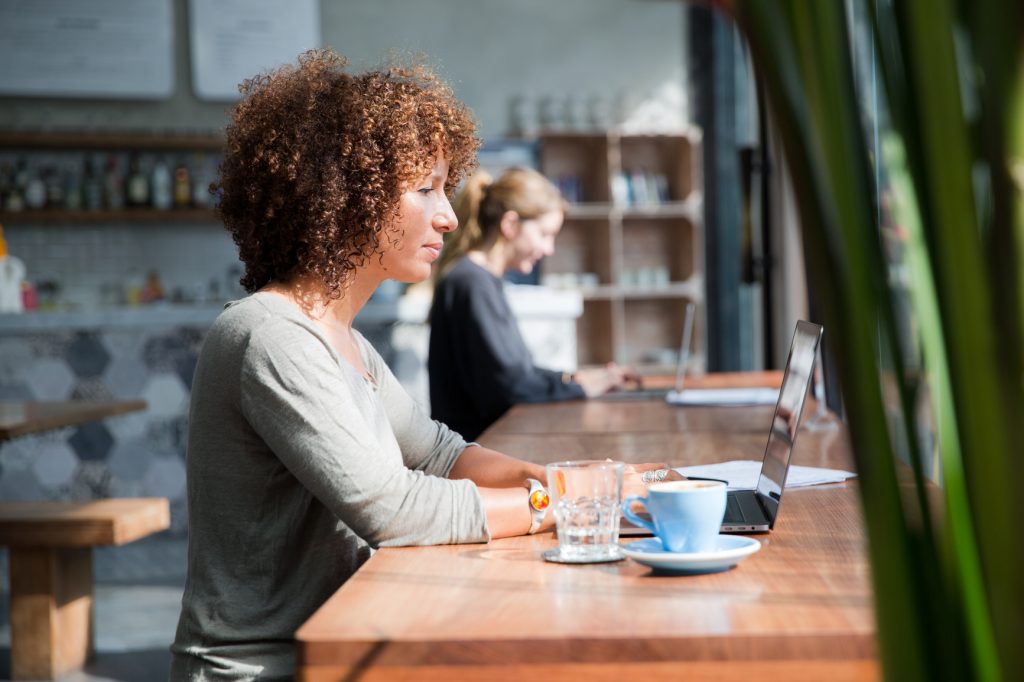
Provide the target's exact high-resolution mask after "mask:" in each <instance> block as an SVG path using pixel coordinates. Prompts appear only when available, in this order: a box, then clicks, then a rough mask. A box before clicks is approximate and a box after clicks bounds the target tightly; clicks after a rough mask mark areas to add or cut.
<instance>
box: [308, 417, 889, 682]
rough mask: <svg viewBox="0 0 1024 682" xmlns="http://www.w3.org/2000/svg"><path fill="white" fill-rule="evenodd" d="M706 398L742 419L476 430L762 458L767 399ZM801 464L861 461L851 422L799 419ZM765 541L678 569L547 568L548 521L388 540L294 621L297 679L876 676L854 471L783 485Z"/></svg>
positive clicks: (543, 448) (545, 444) (619, 454)
mask: <svg viewBox="0 0 1024 682" xmlns="http://www.w3.org/2000/svg"><path fill="white" fill-rule="evenodd" d="M570 405H573V406H575V407H576V408H577V411H578V412H584V411H590V410H593V409H595V406H597V407H596V409H597V410H598V411H599V412H604V413H605V417H606V418H608V419H611V418H618V419H620V420H622V421H623V423H626V422H628V418H627V417H625V416H623V414H622V412H621V411H623V410H625V411H626V412H627V413H629V412H630V411H631V410H632V408H633V407H634V406H635V405H636V404H635V403H612V402H608V403H596V402H588V403H583V402H579V403H565V404H560V405H559V406H558V407H559V408H564V407H567V406H570ZM646 407H647V410H648V411H649V412H650V413H652V415H653V417H651V418H660V419H663V420H670V419H669V413H675V412H678V411H680V408H676V407H671V406H668V405H665V404H664V403H661V402H659V401H652V402H651V403H648V404H647V405H646ZM551 408H552V406H551V405H538V406H526V407H523V408H516V410H517V413H518V414H517V418H518V419H520V420H523V421H525V422H530V421H531V418H536V419H537V422H540V421H544V422H546V421H547V420H548V413H549V412H550V410H551ZM684 409H685V410H689V409H693V408H684ZM709 409H717V410H728V411H729V413H730V420H731V421H732V422H733V424H734V425H736V426H738V427H739V428H737V429H735V430H718V431H679V430H677V431H670V430H665V431H653V432H643V431H640V430H629V429H627V430H624V431H621V432H618V433H606V432H590V433H578V434H565V433H558V434H556V435H551V434H549V435H546V436H545V435H542V434H536V433H532V432H531V433H527V434H524V435H516V434H512V433H508V432H507V431H506V430H505V429H502V428H495V429H492V430H491V431H490V432H488V433H487V434H485V435H484V437H483V438H481V442H482V443H483V444H484V445H487V446H490V447H497V448H500V449H503V450H504V451H506V452H508V453H510V454H514V455H519V456H526V457H531V458H533V459H536V460H537V461H551V460H552V459H564V458H567V457H568V458H578V457H583V456H586V457H588V458H590V457H605V456H610V457H615V458H617V459H621V460H624V461H632V462H637V461H651V460H652V459H656V460H662V459H663V460H665V461H668V462H669V463H670V464H673V465H684V464H694V463H704V462H712V461H721V460H728V459H737V458H742V459H751V458H755V459H758V458H760V456H761V453H762V452H763V448H764V442H765V439H766V438H767V419H768V417H765V418H764V421H763V423H762V424H761V425H760V426H757V427H756V428H755V427H754V425H753V424H754V422H761V421H762V419H761V417H762V415H761V411H762V410H761V408H709ZM566 414H567V415H568V414H570V413H566ZM616 415H618V417H616ZM576 418H577V419H578V418H579V414H577V415H576ZM715 419H717V417H715ZM537 422H533V423H535V424H536V423H537ZM666 423H667V422H666ZM496 426H497V427H500V426H502V424H501V423H500V422H499V424H498V425H496ZM655 453H662V456H661V457H657V458H655V457H652V455H653V454H655ZM794 463H795V464H805V465H817V466H830V467H843V468H849V467H850V466H851V458H850V452H849V445H848V438H847V436H846V434H845V433H844V432H843V431H842V430H841V429H838V430H832V431H820V432H813V431H806V430H805V431H802V432H801V434H800V436H799V439H798V440H797V445H796V453H795V457H794ZM755 537H757V538H758V539H759V540H760V541H761V542H762V549H761V551H759V552H758V553H756V554H754V555H752V556H751V557H749V558H748V559H746V560H744V561H743V562H742V563H741V564H739V565H738V566H737V567H736V568H734V569H732V570H729V571H727V572H724V573H717V574H710V575H701V576H671V577H666V576H660V575H655V574H653V573H652V572H651V571H650V570H649V569H647V568H645V567H643V566H641V565H639V564H636V563H634V562H632V561H629V560H626V561H623V562H619V563H614V564H596V565H586V566H565V565H559V564H550V563H545V562H544V561H543V560H542V559H541V558H540V554H541V552H542V551H543V550H545V549H547V548H549V547H552V546H554V544H555V543H556V540H555V538H554V537H553V535H552V534H551V533H545V534H541V535H538V536H533V537H519V538H509V539H504V540H497V541H493V542H491V543H489V544H487V545H457V546H443V547H411V548H395V549H382V550H380V551H378V552H377V553H376V554H375V555H374V556H373V557H372V558H371V559H370V560H369V561H368V562H367V563H366V564H365V565H364V567H363V568H362V569H360V570H359V572H358V573H357V574H356V575H355V576H354V577H353V578H352V579H351V580H349V581H348V583H346V584H345V585H344V586H343V587H342V588H341V589H340V590H338V592H337V593H335V594H334V595H333V597H332V598H331V599H330V600H328V601H327V602H326V603H325V604H324V605H323V607H322V608H321V609H320V610H319V611H317V612H316V614H314V615H313V617H312V618H310V620H309V621H307V622H306V623H305V624H304V625H303V627H302V628H301V629H300V630H299V632H298V633H297V639H298V642H299V657H300V659H299V660H300V663H299V665H300V674H301V676H302V678H303V679H306V680H326V679H360V680H375V679H394V678H396V677H397V678H401V679H432V680H435V679H436V680H439V679H446V680H448V679H489V680H491V679H496V680H501V679H508V680H519V681H521V680H523V679H524V675H525V676H529V677H527V678H525V679H531V678H533V679H536V677H535V676H538V675H543V676H544V678H545V679H584V678H585V679H608V680H612V679H616V680H618V679H630V678H634V677H636V678H638V679H639V677H638V676H640V675H643V676H644V678H645V679H656V680H658V679H664V680H670V679H699V680H705V679H707V680H711V679H715V680H720V679H726V680H731V679H737V680H738V679H744V680H749V679H751V678H755V679H768V678H774V679H786V680H812V679H813V680H820V679H828V680H829V681H830V682H835V681H836V680H864V679H866V680H873V679H878V678H879V676H880V673H879V670H878V666H877V662H876V660H875V644H874V622H873V609H872V598H871V590H870V580H869V568H868V563H867V559H866V555H865V552H864V537H863V531H862V522H861V517H860V507H859V500H858V497H857V489H856V484H855V483H850V484H839V485H831V486H819V487H813V488H803V489H794V490H789V491H787V492H786V493H785V495H784V497H783V500H782V504H781V507H780V515H779V520H778V523H777V525H776V530H774V531H773V532H772V533H770V534H766V535H759V536H755ZM625 541H627V542H628V541H629V540H628V539H627V540H625Z"/></svg>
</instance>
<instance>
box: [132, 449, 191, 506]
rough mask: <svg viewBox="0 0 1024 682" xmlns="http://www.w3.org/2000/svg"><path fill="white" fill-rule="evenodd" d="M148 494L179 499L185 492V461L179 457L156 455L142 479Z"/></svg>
mask: <svg viewBox="0 0 1024 682" xmlns="http://www.w3.org/2000/svg"><path fill="white" fill-rule="evenodd" d="M142 485H143V487H144V489H145V490H146V493H147V494H148V495H155V496H157V497H166V498H168V499H170V500H175V499H178V498H179V497H182V496H183V495H184V494H185V463H184V462H182V461H181V460H180V459H179V458H177V457H154V458H153V459H152V460H151V461H150V464H149V469H148V470H147V471H146V475H145V477H144V478H143V480H142Z"/></svg>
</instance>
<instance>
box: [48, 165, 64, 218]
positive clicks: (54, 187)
mask: <svg viewBox="0 0 1024 682" xmlns="http://www.w3.org/2000/svg"><path fill="white" fill-rule="evenodd" d="M43 182H44V183H45V184H46V207H47V208H64V178H63V177H61V174H60V171H59V170H58V169H57V168H56V167H54V166H50V167H48V168H46V169H44V170H43Z"/></svg>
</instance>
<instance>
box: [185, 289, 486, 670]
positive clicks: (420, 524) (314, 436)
mask: <svg viewBox="0 0 1024 682" xmlns="http://www.w3.org/2000/svg"><path fill="white" fill-rule="evenodd" d="M357 340H358V343H359V347H360V352H361V355H362V358H363V362H364V363H365V365H366V367H367V369H368V371H369V373H370V374H371V376H372V377H373V378H374V380H375V381H374V382H370V381H368V380H367V379H366V378H364V377H363V376H362V375H361V374H360V373H359V372H358V371H357V370H356V369H355V368H354V367H352V365H350V364H349V363H348V362H347V361H346V360H344V359H343V358H342V357H341V356H340V355H339V354H338V353H337V352H336V351H335V350H334V348H333V347H332V346H331V345H330V343H329V342H328V341H327V339H326V338H325V337H324V335H323V334H322V333H321V332H320V330H319V329H318V328H317V327H316V326H315V325H314V324H313V323H312V322H311V321H310V320H309V319H308V318H307V317H306V316H305V315H303V314H302V312H301V311H300V310H299V309H298V308H297V307H295V306H294V305H293V304H291V303H289V302H288V301H286V300H285V299H283V298H281V297H279V296H276V295H274V294H269V293H257V294H254V295H253V296H250V297H248V298H246V299H244V300H242V301H239V302H235V303H232V304H229V305H228V307H227V309H226V310H225V311H224V312H223V313H222V314H221V315H220V316H219V317H218V318H217V320H216V322H214V324H213V326H212V327H211V329H210V331H209V334H208V336H207V338H206V341H205V343H204V345H203V349H202V352H201V354H200V357H199V364H198V366H197V367H196V373H195V378H194V381H193V385H192V405H191V411H190V423H189V442H188V455H187V469H188V509H189V549H188V578H187V581H186V584H185V593H184V596H183V598H182V610H181V618H180V620H179V623H178V632H177V636H176V638H175V642H174V644H173V646H172V647H171V649H172V651H173V653H174V660H173V663H172V669H171V677H172V679H174V680H179V679H189V680H221V679H231V680H237V679H275V678H278V677H288V676H290V675H292V674H293V672H294V666H295V660H294V644H293V636H294V633H295V630H296V629H297V628H298V627H299V626H300V625H301V624H302V623H303V622H304V621H305V620H306V619H307V618H309V616H311V615H312V613H313V612H314V611H315V610H316V609H317V608H318V607H319V606H320V605H321V604H322V603H323V602H324V601H325V600H326V599H327V598H328V597H329V596H330V595H331V594H333V593H334V592H335V591H336V590H337V589H338V587H339V586H340V585H341V584H342V583H344V582H345V580H346V579H348V578H349V576H351V575H352V574H353V573H354V572H355V571H356V569H357V568H358V567H359V566H360V565H361V564H362V563H363V562H364V561H366V559H367V558H369V556H370V554H371V552H372V549H371V548H373V547H377V546H388V545H390V546H399V545H432V544H446V543H461V542H486V541H487V540H489V533H488V529H487V521H486V517H485V514H484V509H483V504H482V501H481V499H480V494H479V491H478V490H477V488H476V486H475V485H474V484H473V483H472V482H470V481H466V480H461V481H452V480H448V479H447V478H445V476H447V474H448V472H449V471H450V470H451V468H452V465H453V464H454V463H455V460H456V459H457V458H458V457H459V455H460V454H461V453H462V451H463V449H465V447H466V443H465V441H464V440H463V439H462V438H461V437H460V436H459V435H458V434H457V433H455V432H454V431H451V430H450V429H448V428H447V427H446V426H444V425H443V424H440V423H438V422H436V421H432V420H431V419H430V418H429V417H428V416H427V415H426V414H425V413H424V412H423V411H422V410H421V409H420V408H419V407H418V405H417V404H416V403H415V402H414V401H413V400H412V399H411V398H410V397H409V395H408V394H407V393H406V392H405V390H404V389H403V388H402V387H401V385H399V383H398V381H397V380H396V379H395V377H394V375H392V374H391V372H390V371H389V370H388V368H387V366H386V365H385V364H384V362H383V360H382V359H381V357H380V355H378V354H377V353H376V352H375V351H374V350H373V348H372V347H371V346H370V345H369V343H367V342H366V340H365V339H363V338H362V337H361V336H357ZM353 617H358V614H353Z"/></svg>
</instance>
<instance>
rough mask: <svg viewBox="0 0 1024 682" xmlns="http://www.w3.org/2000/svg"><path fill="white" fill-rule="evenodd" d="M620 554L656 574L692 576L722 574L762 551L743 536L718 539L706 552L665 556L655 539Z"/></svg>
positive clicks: (627, 546)
mask: <svg viewBox="0 0 1024 682" xmlns="http://www.w3.org/2000/svg"><path fill="white" fill-rule="evenodd" d="M620 547H622V553H623V554H625V555H626V556H628V557H629V558H630V559H632V560H633V561H635V562H637V563H639V564H643V565H644V566H650V567H651V568H653V569H654V571H655V572H656V573H671V574H676V575H695V574H697V573H717V572H719V571H725V570H728V569H730V568H732V567H733V566H735V565H736V564H737V563H739V562H740V561H742V560H743V559H744V558H746V557H748V556H750V555H751V554H753V553H754V552H756V551H757V550H759V549H761V543H760V542H758V541H757V540H755V539H754V538H748V537H744V536H742V535H719V536H718V539H717V541H716V546H715V548H714V549H713V550H711V551H709V552H666V551H665V549H664V548H663V547H662V546H661V540H659V539H658V538H647V539H644V540H637V541H636V542H630V543H628V544H625V545H620Z"/></svg>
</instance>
